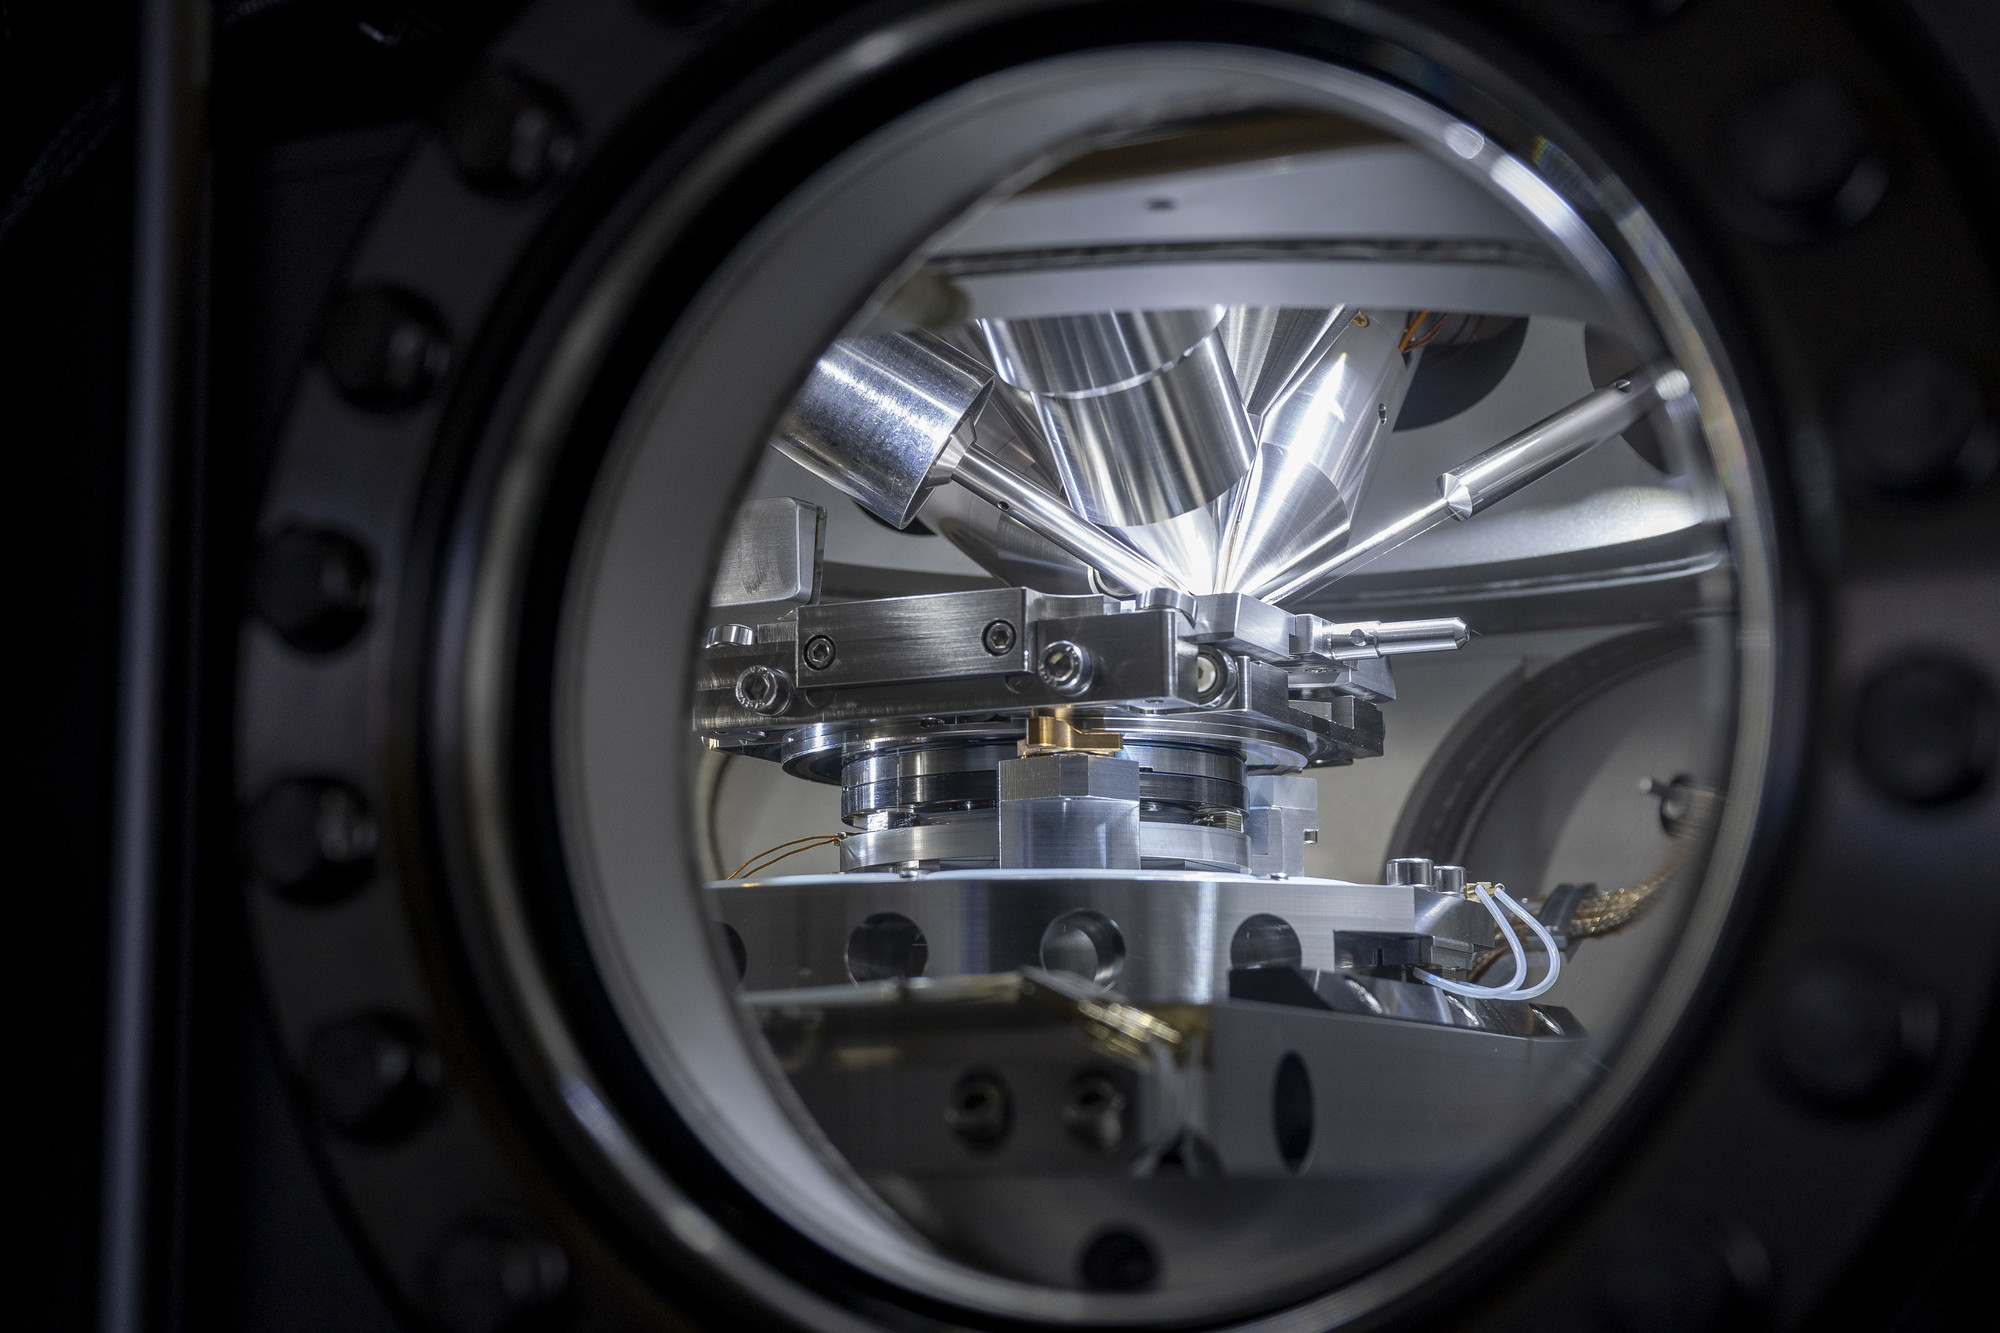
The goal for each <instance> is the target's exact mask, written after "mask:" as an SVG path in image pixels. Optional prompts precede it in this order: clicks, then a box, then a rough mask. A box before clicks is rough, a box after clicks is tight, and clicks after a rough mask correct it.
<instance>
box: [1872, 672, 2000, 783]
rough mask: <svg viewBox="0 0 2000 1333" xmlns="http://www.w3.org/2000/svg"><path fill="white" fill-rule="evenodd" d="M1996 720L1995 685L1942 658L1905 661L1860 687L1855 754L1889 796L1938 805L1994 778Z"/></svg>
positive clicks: (1997, 713)
mask: <svg viewBox="0 0 2000 1333" xmlns="http://www.w3.org/2000/svg"><path fill="white" fill-rule="evenodd" d="M1996 716H2000V708H1996V706H1995V700H1994V692H1993V687H1992V686H1991V685H1990V684H1988V683H1987V681H1986V679H1985V677H1984V676H1982V675H1981V674H1980V673H1979V672H1977V671H1975V670H1974V669H1973V668H1972V667H1970V666H1969V665H1967V664H1965V663H1963V662H1960V661H1957V660H1955V659H1953V658H1950V657H1945V656H1942V655H1930V654H1927V655H1922V656H1915V657H1909V658H1905V659H1904V660H1902V661H1900V662H1895V663H1892V664H1890V665H1888V666H1885V667H1882V668H1880V669H1879V670H1877V671H1876V672H1875V673H1874V674H1873V675H1871V676H1869V677H1868V679H1867V680H1866V681H1865V682H1864V683H1863V684H1862V686H1861V689H1860V692H1859V694H1858V695H1857V697H1856V700H1855V709H1854V748H1855V754H1856V756H1857V757H1858V758H1859V760H1860V761H1861V767H1862V771H1863V772H1865V773H1866V774H1867V775H1868V778H1869V780H1870V781H1872V782H1873V783H1874V784H1875V785H1876V786H1877V787H1878V788H1880V789H1881V790H1882V791H1883V792H1885V793H1887V794H1888V795H1890V796H1892V797H1894V798H1896V799H1897V800H1900V801H1907V802H1909V803H1910V804H1912V805H1943V804H1945V803H1947V802H1950V801H1955V800H1959V799H1961V798H1963V797H1966V796H1969V795H1971V794H1972V793H1973V792H1975V791H1977V790H1978V789H1979V788H1980V787H1981V786H1982V785H1984V784H1985V782H1986V779H1987V777H1988V776H1989V775H1990V774H1991V773H1992V771H1993V763H1994V751H1995V740H1996V730H2000V728H1996Z"/></svg>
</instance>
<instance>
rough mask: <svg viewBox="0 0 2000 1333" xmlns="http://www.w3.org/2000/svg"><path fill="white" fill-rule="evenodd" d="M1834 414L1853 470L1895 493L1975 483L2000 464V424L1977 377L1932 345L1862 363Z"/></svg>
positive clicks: (1837, 437) (1836, 436) (1938, 491)
mask: <svg viewBox="0 0 2000 1333" xmlns="http://www.w3.org/2000/svg"><path fill="white" fill-rule="evenodd" d="M1830 419H1831V424H1832V433H1833V441H1834V445H1835V447H1836V448H1837V449H1838V450H1839V451H1840V457H1841V461H1842V462H1843V463H1844V464H1845V465H1846V467H1847V471H1848V473H1849V475H1850V476H1852V477H1853V478H1854V479H1855V480H1857V481H1860V482H1863V483H1865V484H1867V485H1869V486H1872V487H1874V488H1875V489H1877V490H1880V491H1884V492H1887V493H1889V494H1892V495H1910V496H1924V495H1942V494H1948V493H1950V492H1953V491H1962V490H1969V489H1971V488H1972V487H1974V486H1977V485H1979V484H1980V483H1981V482H1983V481H1985V480H1986V479H1987V478H1988V477H1990V476H1992V475H1993V471H1994V468H1995V467H1996V465H2000V430H1996V429H1995V427H1994V423H1993V420H1992V418H1991V416H1990V415H1989V414H1988V412H1987V410H1986V404H1985V400H1984V395H1983V394H1982V393H1981V391H1980V387H1979V383H1978V381H1976V380H1975V379H1973V377H1972V375H1971V373H1970V372H1968V371H1967V370H1966V369H1965V367H1964V366H1962V365H1960V364H1959V363H1958V362H1956V361H1955V360H1953V359H1951V358H1949V357H1947V356H1945V355H1943V354H1942V353H1940V352H1937V351H1935V350H1933V349H1931V348H1927V347H1910V348H1905V349H1904V350H1902V351H1900V352H1897V353H1895V354H1894V355H1892V356H1890V357H1889V358H1888V359H1887V360H1884V361H1880V362H1878V363H1876V364H1873V365H1869V366H1865V367H1861V368H1858V369H1857V370H1856V372H1855V373H1854V374H1852V375H1850V376H1848V377H1847V378H1846V380H1845V381H1844V383H1843V386H1842V388H1841V390H1840V391H1839V393H1838V394H1837V395H1836V396H1835V398H1834V401H1833V404H1832V411H1831V413H1830Z"/></svg>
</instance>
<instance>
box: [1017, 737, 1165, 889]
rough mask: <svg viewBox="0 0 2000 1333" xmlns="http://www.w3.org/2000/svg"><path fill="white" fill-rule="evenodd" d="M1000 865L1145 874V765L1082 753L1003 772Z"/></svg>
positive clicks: (1021, 763) (1042, 758)
mask: <svg viewBox="0 0 2000 1333" xmlns="http://www.w3.org/2000/svg"><path fill="white" fill-rule="evenodd" d="M1000 864H1001V866H1002V867H1004V868H1008V869H1015V868H1020V869H1028V868H1058V867H1071V866H1074V867H1078V868H1083V869H1092V870H1137V869H1138V868H1139V765H1138V764H1137V763H1135V762H1134V761H1132V760H1130V759H1111V758H1106V757H1104V756H1100V755H1091V754H1082V753H1075V752H1072V753H1063V754H1044V755H1035V756H1033V757H1030V758H1026V759H1008V760H1005V761H1003V762H1002V763H1001V764H1000Z"/></svg>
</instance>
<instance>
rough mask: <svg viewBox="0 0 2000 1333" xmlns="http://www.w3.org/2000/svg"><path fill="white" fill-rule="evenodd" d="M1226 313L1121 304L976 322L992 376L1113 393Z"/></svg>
mask: <svg viewBox="0 0 2000 1333" xmlns="http://www.w3.org/2000/svg"><path fill="white" fill-rule="evenodd" d="M1226 313H1228V312H1227V311H1225V310H1224V309H1223V307H1221V306H1209V307H1206V308H1202V309H1196V310H1128V311H1114V312H1108V313H1105V314H1092V315H1059V316H1054V317H1052V318H1047V319H1023V320H988V321H984V322H982V323H981V324H980V325H979V331H980V333H981V335H982V336H983V337H984V338H985V339H986V346H987V349H988V351H989V352H991V354H992V356H993V366H994V368H995V369H996V370H997V371H998V372H999V374H1000V378H1001V379H1003V380H1006V381H1007V383H1009V384H1011V385H1014V386H1015V387H1016V388H1021V389H1026V390H1028V391H1029V392H1030V393H1035V394H1083V393H1115V392H1117V391H1119V390H1121V389H1130V388H1133V387H1135V386H1137V385H1139V384H1142V383H1144V382H1145V381H1146V380H1149V379H1152V378H1153V377H1154V376H1156V375H1158V374H1160V373H1161V372H1162V371H1165V370H1168V369H1170V368H1171V367H1172V366H1173V365H1174V364H1175V363H1176V362H1177V361H1179V360H1180V359H1181V358H1182V357H1184V356H1186V355H1187V354H1188V351H1189V349H1191V348H1192V347H1194V345H1195V344H1196V343H1199V342H1200V341H1202V339H1204V338H1206V337H1207V336H1208V335H1209V334H1211V333H1213V332H1215V329H1216V326H1217V325H1219V324H1221V323H1222V317H1223V316H1224V315H1225V314H1226Z"/></svg>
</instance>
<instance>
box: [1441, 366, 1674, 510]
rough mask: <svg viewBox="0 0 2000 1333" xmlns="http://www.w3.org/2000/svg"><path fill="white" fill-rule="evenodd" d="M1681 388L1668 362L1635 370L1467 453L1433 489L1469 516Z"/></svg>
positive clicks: (1608, 435) (1545, 473)
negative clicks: (1472, 453) (1517, 431)
mask: <svg viewBox="0 0 2000 1333" xmlns="http://www.w3.org/2000/svg"><path fill="white" fill-rule="evenodd" d="M1686 392H1687V376H1685V375H1683V374H1681V372H1680V371H1678V370H1675V369H1673V368H1672V367H1669V366H1654V367H1651V368H1650V369H1647V370H1642V371H1639V372H1638V373H1636V374H1635V375H1633V376H1632V377H1631V378H1630V379H1623V380H1619V381H1618V382H1617V383H1615V384H1611V385H1607V386H1606V387H1605V388H1602V389H1599V390H1598V391H1597V392H1595V393H1593V394H1590V395H1588V396H1586V397H1584V398H1582V399H1580V400H1578V401H1577V402H1575V403H1572V404H1571V405H1570V406H1568V407H1566V408H1564V409H1563V410H1562V411H1560V412H1557V413H1555V414H1554V415H1553V416H1550V417H1547V418H1546V419H1544V420H1542V421H1539V422H1536V423H1535V424H1534V425H1532V426H1530V427H1528V429H1526V430H1524V431H1522V432H1521V433H1520V434H1518V435H1515V436H1513V437H1511V438H1510V439H1507V440H1504V441H1502V442H1501V443H1499V444H1496V445H1494V446H1493V447H1492V448H1491V449H1488V450H1487V451H1486V452H1485V453H1483V454H1480V455H1478V456H1477V457H1475V458H1470V459H1467V460H1466V461H1465V462H1463V463H1461V464H1459V465H1458V466H1457V467H1455V468H1453V469H1451V470H1450V471H1449V472H1446V473H1445V474H1444V475H1443V476H1441V477H1439V478H1438V494H1439V496H1440V497H1441V498H1442V499H1443V500H1444V503H1445V508H1446V509H1447V510H1448V511H1449V512H1450V514H1451V516H1452V517H1453V518H1456V519H1461V520H1463V519H1468V518H1471V517H1472V516H1473V515H1474V514H1477V513H1479V512H1480V511H1482V510H1484V509H1486V508H1487V507H1488V506H1491V505H1494V504H1497V503H1498V502H1500V501H1501V500H1504V499H1506V498H1507V497H1508V496H1510V495H1512V494H1514V492H1516V491H1518V490H1520V489H1521V488H1522V487H1523V486H1527V485H1531V484H1532V483H1534V482H1537V481H1540V480H1541V479H1542V478H1543V477H1546V476H1548V475H1549V473H1551V472H1553V471H1555V470H1556V469H1557V468H1559V467H1561V466H1562V465H1563V464H1564V463H1567V462H1569V461H1570V460H1571V459H1573V458H1576V457H1577V456H1579V455H1580V454H1582V453H1584V452H1585V451H1586V450H1589V449H1594V448H1596V447H1597V446H1598V445H1600V444H1602V443H1604V442H1605V441H1606V440H1608V439H1610V438H1612V437H1613V436H1615V435H1617V434H1618V433H1619V432H1620V431H1622V430H1624V429H1625V428H1626V427H1627V426H1629V425H1631V424H1632V423H1633V422H1635V421H1638V420H1639V419H1641V418H1642V417H1644V416H1645V415H1646V414H1647V413H1648V412H1650V411H1652V410H1653V409H1654V408H1655V407H1658V406H1659V405H1660V404H1661V403H1663V402H1665V401H1666V400H1667V399H1668V398H1669V397H1675V396H1678V395H1679V394H1683V393H1686Z"/></svg>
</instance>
